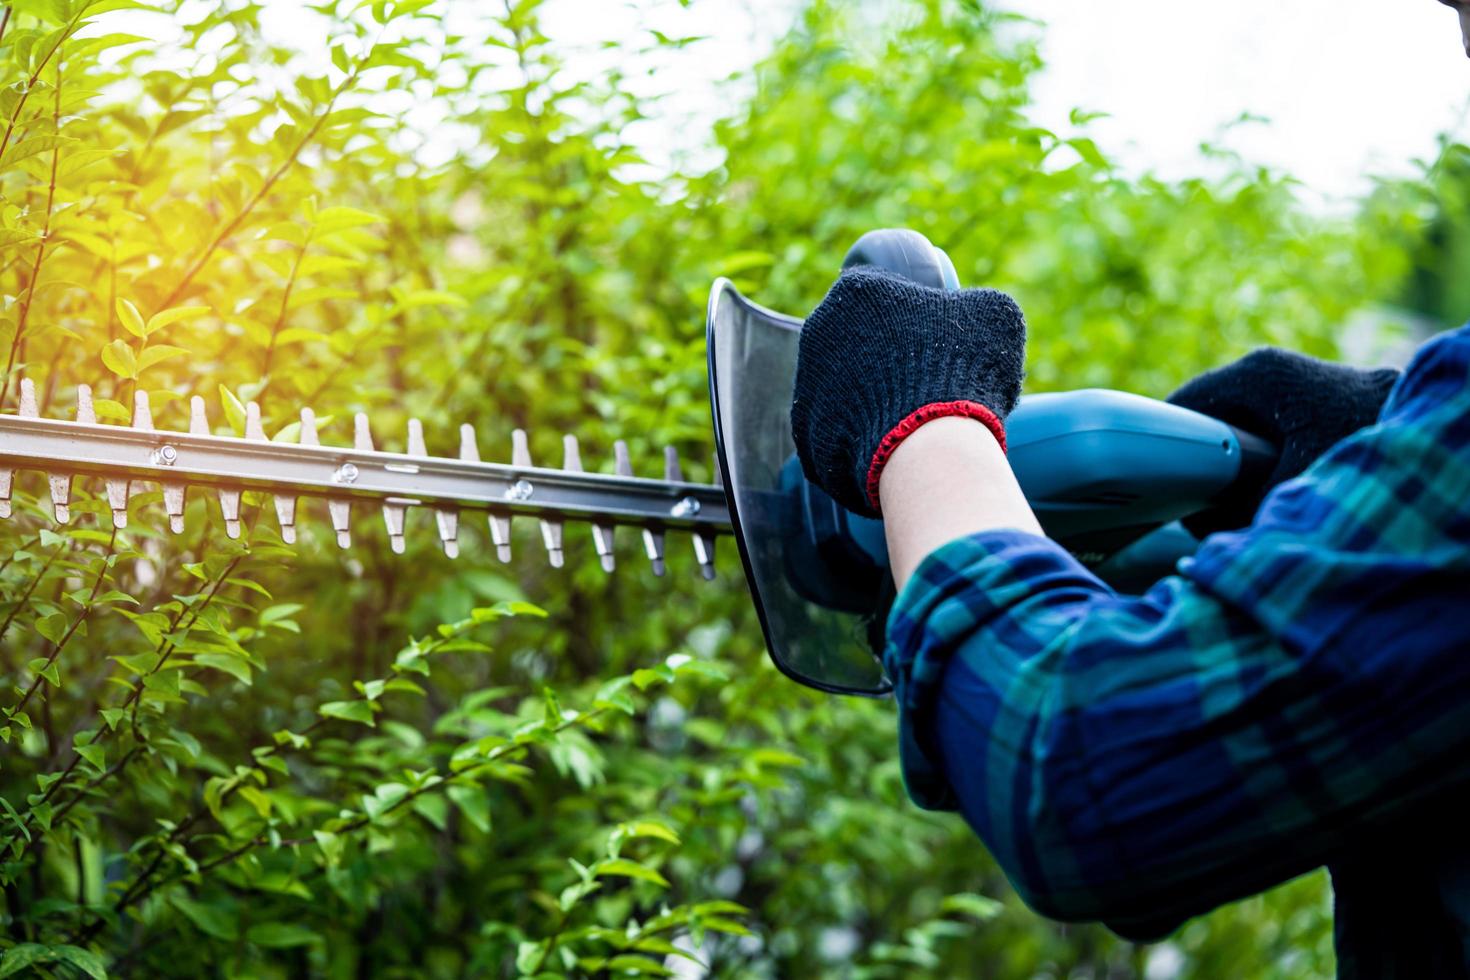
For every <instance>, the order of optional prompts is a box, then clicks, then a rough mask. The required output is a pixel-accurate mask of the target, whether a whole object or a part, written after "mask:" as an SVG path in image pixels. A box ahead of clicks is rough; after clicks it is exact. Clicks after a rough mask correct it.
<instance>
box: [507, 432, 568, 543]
mask: <svg viewBox="0 0 1470 980" xmlns="http://www.w3.org/2000/svg"><path fill="white" fill-rule="evenodd" d="M510 461H511V465H513V466H524V467H527V468H530V467H532V466H534V465H535V464H534V463H532V462H531V445H530V442H529V440H527V438H526V430H525V429H515V430H514V431H512V432H511V434H510ZM512 492H513V493H515V494H516V496H517V497H518V498H521V499H525V498H528V497H530V496H531V494H532V493H534V492H535V488H534V486H533V485H532V484H531V483H529V482H528V481H526V480H518V481H517V482H516V485H515V487H514V488H513V490H512ZM541 543H542V544H544V545H545V546H546V556H547V558H548V559H550V561H551V567H552V568H560V567H561V566H562V565H563V564H564V563H565V561H566V558H565V556H564V554H563V552H562V547H561V545H562V522H561V521H546V520H543V521H542V522H541Z"/></svg>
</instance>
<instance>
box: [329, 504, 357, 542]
mask: <svg viewBox="0 0 1470 980" xmlns="http://www.w3.org/2000/svg"><path fill="white" fill-rule="evenodd" d="M327 513H328V514H330V515H331V517H332V530H333V531H336V532H337V547H339V548H350V547H352V505H351V504H350V503H348V502H347V501H345V500H338V499H336V498H335V497H329V498H328V499H327Z"/></svg>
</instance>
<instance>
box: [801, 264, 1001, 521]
mask: <svg viewBox="0 0 1470 980" xmlns="http://www.w3.org/2000/svg"><path fill="white" fill-rule="evenodd" d="M1025 351H1026V323H1025V320H1024V318H1023V317H1022V315H1021V309H1020V307H1018V306H1017V305H1016V303H1015V301H1014V300H1012V299H1011V298H1010V297H1009V296H1007V295H1006V294H1005V293H1001V292H997V291H996V290H993V289H962V290H958V291H947V290H941V289H934V288H932V287H929V286H921V285H919V284H918V283H915V282H913V281H911V280H908V279H905V278H903V277H902V276H896V275H893V274H891V273H887V272H883V271H881V270H878V269H874V268H870V267H859V268H856V269H850V270H848V271H847V272H844V273H843V274H842V277H841V278H840V279H838V280H837V282H836V284H835V285H833V286H832V288H831V290H829V291H828V293H827V296H826V298H825V299H823V300H822V302H821V305H819V306H818V307H817V308H816V309H815V310H813V311H812V314H811V316H809V317H807V320H806V323H805V325H804V326H803V327H802V331H801V344H800V348H799V350H798V354H797V361H796V383H795V388H794V391H793V398H792V404H791V434H792V436H793V437H794V439H795V441H796V451H797V454H798V455H799V456H800V457H801V464H802V469H803V471H804V472H805V473H806V476H807V479H809V480H811V481H812V482H813V483H816V484H817V485H818V486H820V487H821V488H822V489H823V490H825V491H826V492H827V493H828V494H830V495H831V496H832V497H833V498H834V499H835V500H836V501H837V502H838V503H839V504H841V505H842V506H844V507H846V508H847V509H848V510H851V511H854V512H856V513H859V514H866V515H869V516H876V515H877V513H878V477H879V476H880V474H881V473H882V471H883V466H884V464H885V463H886V462H887V461H888V458H889V457H890V456H891V455H892V454H893V451H894V450H895V449H896V448H897V447H898V445H899V443H900V442H902V441H903V439H904V438H905V437H906V436H907V435H909V434H910V433H911V432H913V431H914V430H915V429H917V428H918V427H919V426H920V425H922V424H923V423H925V422H928V421H932V420H933V419H936V418H941V417H944V416H950V415H959V416H966V417H969V418H974V419H977V420H979V421H980V422H982V423H983V424H985V425H986V426H987V427H988V428H989V429H990V430H991V432H992V433H994V434H995V437H996V439H997V440H998V441H999V442H1000V444H1001V446H1002V448H1004V446H1005V429H1004V424H1003V423H1004V420H1005V417H1006V416H1007V415H1008V414H1010V412H1011V410H1012V409H1013V408H1015V406H1016V401H1017V399H1018V398H1019V397H1020V394H1021V376H1022V370H1023V364H1024V360H1025Z"/></svg>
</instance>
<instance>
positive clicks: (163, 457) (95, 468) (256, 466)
mask: <svg viewBox="0 0 1470 980" xmlns="http://www.w3.org/2000/svg"><path fill="white" fill-rule="evenodd" d="M353 423H354V424H353V445H352V446H351V447H345V446H323V445H321V444H320V439H319V437H318V434H317V421H316V416H315V415H314V414H313V413H312V412H311V410H310V409H303V410H302V412H301V423H300V435H299V437H298V438H299V442H297V443H287V442H278V441H272V440H270V439H268V438H267V436H266V432H265V428H264V426H263V424H262V420H261V412H260V408H259V407H258V406H257V405H256V404H255V403H253V402H252V403H249V404H247V405H246V406H245V417H244V419H243V429H244V438H237V437H234V436H218V435H213V434H211V433H210V431H209V421H208V419H207V418H206V416H205V413H204V403H203V401H202V400H200V399H198V398H194V399H192V400H191V402H190V420H189V431H188V432H171V431H166V430H158V429H155V428H154V426H153V418H152V412H151V410H150V408H149V404H148V398H147V395H146V394H144V393H143V392H138V393H137V395H136V397H135V400H134V404H133V413H132V419H131V424H130V425H127V426H122V425H101V424H98V422H97V420H96V410H95V407H94V404H93V401H92V392H91V391H90V389H88V388H87V387H86V386H81V387H79V388H78V391H77V418H76V421H71V420H61V419H48V418H42V417H40V415H39V414H38V412H37V411H36V398H35V388H34V385H33V384H32V382H31V380H30V379H24V380H23V381H22V382H21V401H20V410H19V414H17V415H0V517H9V516H10V512H11V491H12V488H13V484H14V476H15V473H16V471H18V470H32V471H39V472H41V473H44V474H45V475H46V476H47V478H48V480H49V482H50V489H51V504H52V510H53V513H54V515H55V517H56V520H57V521H58V522H61V523H64V522H66V521H67V520H68V519H69V517H70V508H71V486H72V479H73V478H74V477H77V476H83V477H98V478H101V479H102V481H103V482H104V484H105V486H106V489H107V501H108V506H109V508H110V510H111V512H112V521H113V524H114V526H116V527H118V528H125V527H127V522H128V504H129V499H130V496H131V494H132V492H133V484H134V483H150V484H154V483H156V484H158V485H159V486H161V487H162V489H163V498H164V509H165V510H166V512H167V515H168V521H169V525H170V527H171V529H172V530H174V531H175V532H177V531H181V530H182V529H183V522H184V505H185V498H186V493H187V488H188V487H191V486H192V487H200V488H207V489H212V490H214V491H215V493H216V494H217V495H218V499H219V504H220V511H221V516H222V517H223V519H224V524H225V530H226V533H227V534H229V535H230V537H238V536H239V535H240V531H241V526H240V522H241V512H240V505H241V495H242V493H243V492H245V491H250V490H253V491H264V492H267V493H270V494H271V495H272V496H273V498H274V504H275V515H276V519H277V521H278V522H279V525H280V529H281V536H282V538H283V539H285V540H286V541H288V542H289V541H293V540H294V539H295V536H296V528H297V498H298V497H319V498H323V499H325V500H326V501H327V509H328V512H329V514H330V516H331V521H332V528H333V531H334V532H335V535H336V539H337V542H338V544H339V545H341V546H342V547H344V548H345V547H348V546H350V544H351V540H352V539H351V505H352V502H353V501H359V502H364V503H367V502H372V503H376V504H377V505H378V506H379V507H380V508H381V510H382V514H383V523H384V527H385V528H386V530H387V533H388V539H389V542H390V544H391V546H392V548H393V550H394V551H395V552H400V553H401V552H403V551H404V550H405V549H406V543H405V542H406V533H407V531H408V525H407V520H406V519H407V515H408V511H409V510H410V509H411V508H413V507H427V508H430V509H431V510H432V511H433V513H434V523H435V527H436V530H437V532H438V537H439V542H440V545H441V546H442V547H443V549H444V552H445V554H447V555H449V556H450V557H454V556H455V555H456V554H457V553H458V551H459V516H460V512H461V511H462V510H480V511H485V512H487V513H488V516H489V522H490V534H491V541H492V543H493V544H494V546H495V549H496V552H497V554H498V556H499V557H500V559H501V560H502V561H509V559H510V545H511V518H512V517H515V516H525V517H532V518H535V519H536V520H537V521H538V523H539V526H540V530H541V540H542V544H543V545H544V546H545V548H546V552H547V555H548V557H549V559H550V562H551V564H552V565H553V566H556V567H560V566H561V565H562V564H563V563H564V560H565V552H564V550H563V549H564V541H563V538H564V524H565V522H566V521H583V522H587V523H590V524H591V525H592V537H593V545H594V547H595V549H596V553H597V556H598V560H599V562H600V564H601V565H602V567H603V568H604V569H605V570H607V571H612V570H613V568H614V567H615V566H614V562H615V558H614V554H613V529H614V528H615V527H616V526H619V525H624V526H632V527H637V528H639V530H640V531H641V533H642V537H643V543H644V550H645V552H646V554H647V556H648V558H649V561H650V562H651V563H652V565H653V570H654V572H655V574H658V575H662V574H664V570H665V569H664V566H665V560H664V558H665V556H664V538H665V535H666V534H667V532H669V531H671V530H679V531H688V532H692V533H693V535H694V540H695V554H696V558H697V559H698V564H699V568H700V571H701V573H702V574H703V575H704V576H705V577H706V578H709V577H711V576H712V575H713V543H714V537H715V535H718V534H721V533H728V532H729V530H730V517H729V512H728V510H727V508H726V504H725V496H724V492H723V491H722V490H721V489H720V488H719V487H718V486H713V485H709V484H700V483H689V482H686V481H685V480H684V479H683V475H682V473H681V471H680V467H679V460H678V457H677V455H675V454H674V452H673V450H672V449H671V450H668V451H667V452H666V454H665V461H664V476H665V478H664V479H662V480H653V479H644V478H640V477H636V476H634V475H633V469H632V461H631V459H630V457H629V453H628V447H627V445H626V444H625V443H623V442H621V441H619V442H618V443H616V444H615V446H614V471H615V472H614V473H613V474H605V473H589V472H587V471H585V470H584V468H583V461H582V454H581V448H580V447H579V445H578V443H577V440H576V438H575V437H572V436H566V437H564V439H563V466H564V468H563V469H552V468H547V467H539V466H536V465H534V464H533V463H532V460H531V452H530V440H529V438H528V437H527V435H526V433H525V432H524V431H523V430H519V429H517V430H516V431H515V432H514V433H513V434H512V437H511V462H510V463H509V464H504V463H487V462H482V461H481V459H480V453H479V449H478V446H477V442H476V439H475V433H474V430H473V429H472V428H471V427H470V426H468V425H466V426H462V427H461V428H460V440H459V458H457V459H450V458H445V457H438V456H430V455H429V453H428V450H427V446H426V444H425V440H424V429H423V425H422V423H421V422H419V420H417V419H411V420H410V421H409V423H408V433H407V449H408V451H407V452H405V453H393V452H384V451H381V450H379V449H378V448H377V447H376V446H375V445H374V443H373V437H372V433H371V431H370V429H369V425H368V419H367V416H365V415H361V414H359V415H357V416H356V417H355V418H354V420H353Z"/></svg>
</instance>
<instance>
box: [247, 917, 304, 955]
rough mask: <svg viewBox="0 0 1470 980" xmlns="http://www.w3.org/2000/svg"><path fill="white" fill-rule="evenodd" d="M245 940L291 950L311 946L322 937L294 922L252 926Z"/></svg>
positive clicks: (266, 923) (273, 947)
mask: <svg viewBox="0 0 1470 980" xmlns="http://www.w3.org/2000/svg"><path fill="white" fill-rule="evenodd" d="M245 939H246V940H247V941H248V942H252V943H254V944H255V945H257V946H265V947H267V948H270V949H289V948H291V947H293V946H310V945H311V944H312V943H315V942H318V941H320V940H321V937H320V936H318V935H317V934H316V933H315V932H313V931H312V930H310V929H308V928H306V927H305V926H302V925H297V924H296V923H294V922H262V923H260V924H259V925H253V926H251V927H250V929H249V930H248V931H247V932H246V933H245Z"/></svg>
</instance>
